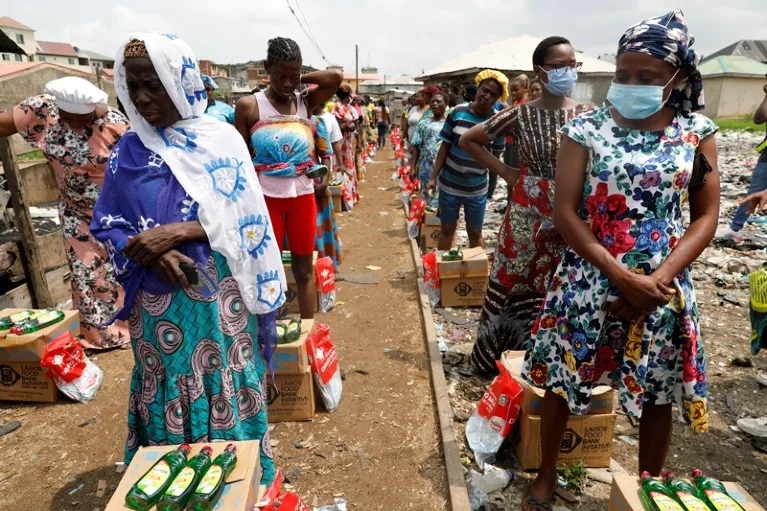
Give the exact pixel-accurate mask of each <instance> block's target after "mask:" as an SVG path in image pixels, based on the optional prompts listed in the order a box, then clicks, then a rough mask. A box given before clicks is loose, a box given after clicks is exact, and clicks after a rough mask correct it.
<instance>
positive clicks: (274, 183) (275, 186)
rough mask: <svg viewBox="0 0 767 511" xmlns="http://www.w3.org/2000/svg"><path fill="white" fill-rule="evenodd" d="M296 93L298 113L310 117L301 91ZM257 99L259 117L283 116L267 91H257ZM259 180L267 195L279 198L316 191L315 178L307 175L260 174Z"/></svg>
mask: <svg viewBox="0 0 767 511" xmlns="http://www.w3.org/2000/svg"><path fill="white" fill-rule="evenodd" d="M294 94H295V95H296V105H297V107H296V115H297V116H298V117H303V118H304V119H309V115H308V113H307V110H306V103H304V100H303V98H302V97H301V93H300V92H295V93H294ZM255 96H256V101H257V102H258V118H259V120H262V121H265V120H267V119H271V118H272V117H282V115H283V114H281V113H279V112H278V111H277V109H276V108H274V105H272V103H271V102H270V101H269V99H268V98H267V97H266V93H264V92H263V91H260V92H256V94H255ZM258 182H259V183H261V190H262V191H263V192H264V195H266V196H267V197H274V198H277V199H293V198H296V197H301V196H302V195H308V194H310V193H314V180H312V179H309V178H308V177H306V176H298V177H296V178H289V177H275V176H265V175H263V174H260V173H259V174H258Z"/></svg>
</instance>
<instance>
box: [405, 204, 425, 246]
mask: <svg viewBox="0 0 767 511" xmlns="http://www.w3.org/2000/svg"><path fill="white" fill-rule="evenodd" d="M425 210H426V201H425V200H424V199H413V201H412V202H411V203H410V214H409V215H408V217H407V235H408V237H409V238H410V239H411V240H415V239H418V235H419V234H420V232H421V224H422V223H423V213H424V211H425Z"/></svg>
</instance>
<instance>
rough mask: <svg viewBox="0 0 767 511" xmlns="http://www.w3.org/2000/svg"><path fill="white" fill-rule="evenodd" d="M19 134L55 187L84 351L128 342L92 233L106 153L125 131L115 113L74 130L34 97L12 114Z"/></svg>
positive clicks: (45, 99) (118, 298) (117, 297)
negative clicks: (49, 171)
mask: <svg viewBox="0 0 767 511" xmlns="http://www.w3.org/2000/svg"><path fill="white" fill-rule="evenodd" d="M13 121H14V123H15V125H16V129H17V130H18V132H19V134H20V135H21V136H22V137H23V138H24V140H26V141H27V142H28V143H29V144H30V145H32V146H34V147H35V148H37V149H39V150H40V151H42V153H43V154H44V155H45V157H46V158H47V159H48V162H49V163H50V165H51V167H53V171H54V173H55V175H56V182H57V184H58V186H59V192H60V194H61V195H60V199H59V217H60V218H61V223H62V225H63V235H64V248H65V250H66V253H67V259H68V262H69V268H70V271H71V272H72V299H73V303H74V306H75V307H76V308H77V309H78V310H79V311H80V332H81V334H82V336H83V338H82V339H81V342H82V344H83V346H85V347H86V348H93V349H104V348H113V347H115V346H120V345H122V344H125V343H127V342H129V341H130V337H129V335H128V329H127V326H126V325H125V323H124V322H123V321H118V322H116V323H114V324H113V325H111V326H109V327H102V326H99V325H101V324H105V323H107V322H108V321H110V320H111V319H112V318H114V317H115V316H116V315H117V313H118V312H119V310H120V309H121V308H122V303H123V290H122V288H121V287H120V285H119V284H118V282H117V280H116V279H115V276H114V271H113V269H112V264H111V263H110V261H109V257H108V256H107V253H106V250H105V249H104V247H103V245H101V243H99V242H98V241H97V240H96V239H95V238H93V236H92V235H91V232H90V223H91V217H92V216H93V207H94V205H95V204H96V199H98V196H99V193H100V192H101V187H102V185H103V183H104V167H105V165H106V163H107V159H108V158H109V153H110V152H111V151H112V148H113V147H114V146H115V144H117V141H118V140H119V139H120V137H121V136H122V134H123V133H125V131H126V130H127V129H128V128H129V124H128V120H127V119H126V118H125V117H124V116H123V115H122V114H121V113H120V112H119V111H117V110H115V109H113V108H109V110H108V112H107V113H106V114H105V115H103V116H102V117H99V118H98V119H96V121H95V122H94V123H93V124H92V125H91V126H87V127H85V128H83V129H72V128H70V127H69V126H68V125H67V124H65V123H62V122H61V121H60V119H59V110H58V107H57V106H56V103H55V102H54V98H53V97H52V96H48V95H43V96H35V97H32V98H29V99H26V100H24V101H23V102H22V103H21V104H20V105H18V106H16V107H15V108H14V109H13Z"/></svg>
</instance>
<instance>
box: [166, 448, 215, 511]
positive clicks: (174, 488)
mask: <svg viewBox="0 0 767 511" xmlns="http://www.w3.org/2000/svg"><path fill="white" fill-rule="evenodd" d="M212 454H213V449H211V448H210V447H208V446H207V445H206V446H205V447H203V448H202V450H201V451H200V454H198V455H197V456H195V457H194V458H192V459H190V460H189V461H187V462H186V463H185V464H184V466H183V468H182V469H181V471H180V472H179V473H178V475H177V476H176V477H175V479H173V482H172V483H170V486H169V487H168V489H167V490H165V494H164V495H163V496H162V498H161V499H160V501H159V502H158V503H157V511H182V510H183V509H184V508H185V507H186V504H187V502H189V499H190V498H191V497H192V493H194V490H195V488H197V483H199V482H200V479H202V476H203V474H205V471H206V470H208V467H210V464H211V455H212Z"/></svg>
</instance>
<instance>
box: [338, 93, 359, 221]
mask: <svg viewBox="0 0 767 511" xmlns="http://www.w3.org/2000/svg"><path fill="white" fill-rule="evenodd" d="M336 96H337V97H338V101H337V102H336V104H335V106H334V107H333V115H334V116H335V117H336V119H337V120H338V125H339V126H341V133H342V134H343V137H344V138H343V140H342V141H341V153H342V154H343V161H341V162H339V164H340V165H341V166H342V169H343V170H342V172H343V176H342V177H343V182H344V186H346V188H347V191H348V193H349V196H350V201H349V206H354V205H355V204H357V203H358V202H359V200H360V195H359V184H358V182H357V163H356V159H355V157H354V130H355V129H356V128H355V125H354V111H353V110H352V108H353V106H352V105H351V101H352V88H351V87H349V86H348V85H343V86H341V88H339V89H338V91H337V92H336Z"/></svg>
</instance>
